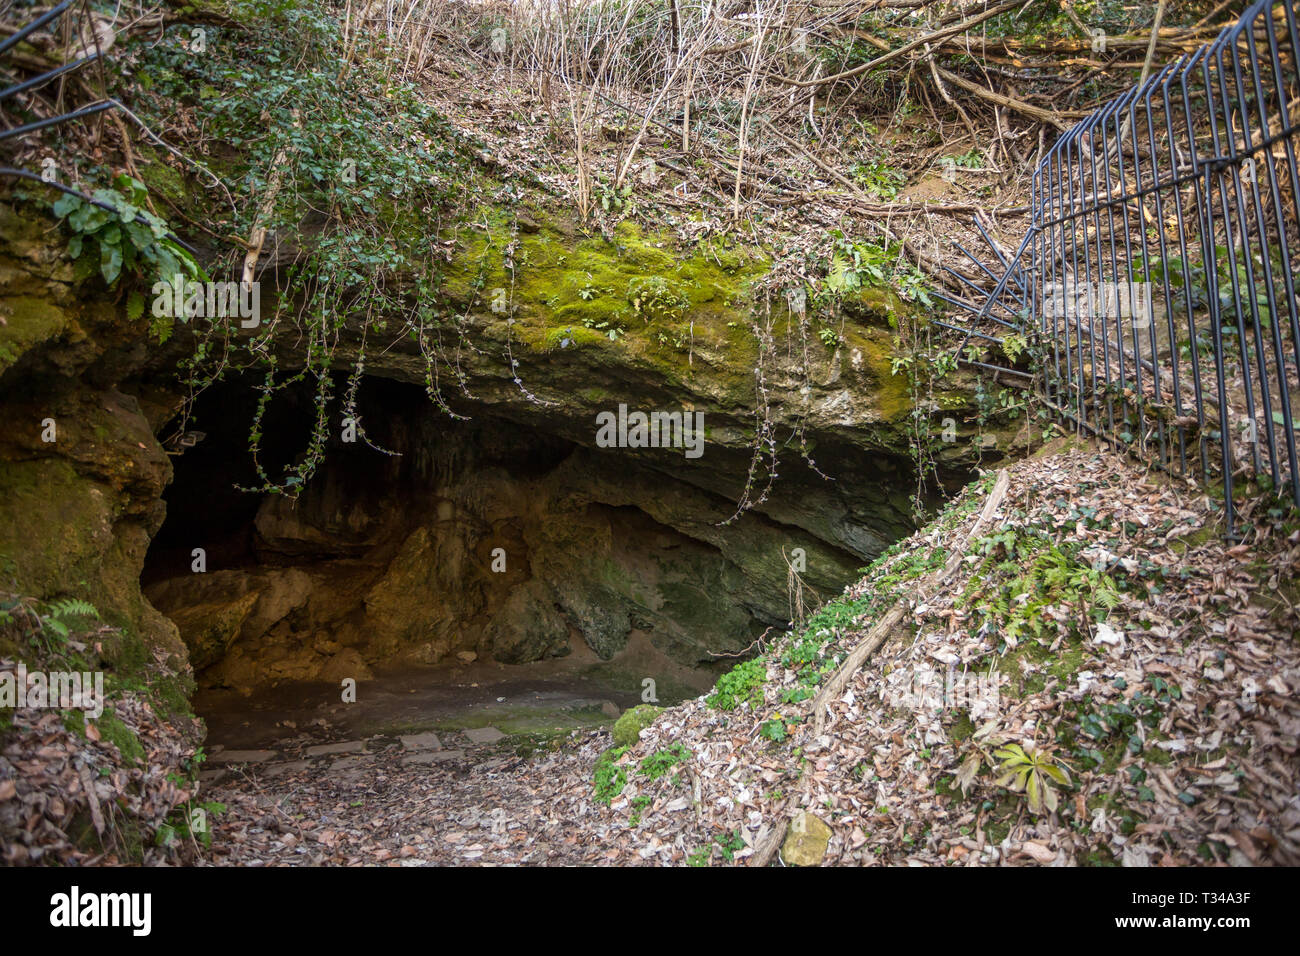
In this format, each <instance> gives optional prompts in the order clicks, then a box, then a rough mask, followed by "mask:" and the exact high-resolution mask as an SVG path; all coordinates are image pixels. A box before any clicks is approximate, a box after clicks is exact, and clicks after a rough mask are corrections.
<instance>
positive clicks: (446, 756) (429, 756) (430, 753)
mask: <svg viewBox="0 0 1300 956" xmlns="http://www.w3.org/2000/svg"><path fill="white" fill-rule="evenodd" d="M463 756H465V751H463V750H421V751H418V752H416V753H409V754H403V755H402V763H403V764H404V765H405V766H411V765H413V764H435V763H442V761H444V760H456V759H458V758H460V757H463Z"/></svg>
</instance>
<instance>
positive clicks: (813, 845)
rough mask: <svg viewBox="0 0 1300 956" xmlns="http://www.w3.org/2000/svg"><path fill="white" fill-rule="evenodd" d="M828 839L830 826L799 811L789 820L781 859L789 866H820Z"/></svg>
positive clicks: (829, 838) (815, 817)
mask: <svg viewBox="0 0 1300 956" xmlns="http://www.w3.org/2000/svg"><path fill="white" fill-rule="evenodd" d="M830 840H831V828H830V827H828V826H827V825H826V824H825V823H823V822H822V820H821V819H820V818H819V817H818V816H816V815H815V814H812V813H800V814H799V815H798V816H796V817H795V818H794V819H793V820H791V821H790V829H789V830H788V831H787V833H786V836H785V843H783V844H782V845H781V859H782V860H783V861H785V863H786V864H787V865H789V866H820V865H821V862H822V858H823V857H824V856H826V847H827V846H828V845H829V844H830Z"/></svg>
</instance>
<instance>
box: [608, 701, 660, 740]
mask: <svg viewBox="0 0 1300 956" xmlns="http://www.w3.org/2000/svg"><path fill="white" fill-rule="evenodd" d="M661 713H663V708H662V707H656V706H655V705H654V704H638V705H637V706H635V707H633V708H632V709H631V710H629V711H628V712H627V713H625V714H624V715H623V716H622V717H620V718H619V719H618V720H616V721H614V731H613V732H614V745H615V746H616V747H630V746H632V745H633V744H635V743H636V742H637V741H638V740H640V739H641V731H643V730H645V729H646V728H647V727H649V726H650V725H651V724H653V723H654V722H655V718H656V717H658V716H659V715H660V714H661Z"/></svg>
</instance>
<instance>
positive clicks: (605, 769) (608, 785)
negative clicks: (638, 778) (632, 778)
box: [592, 747, 627, 806]
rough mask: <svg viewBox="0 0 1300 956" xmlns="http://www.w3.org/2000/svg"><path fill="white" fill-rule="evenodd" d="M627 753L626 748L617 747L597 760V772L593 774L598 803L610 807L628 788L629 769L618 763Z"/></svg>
mask: <svg viewBox="0 0 1300 956" xmlns="http://www.w3.org/2000/svg"><path fill="white" fill-rule="evenodd" d="M625 753H627V748H626V747H615V748H614V749H612V750H606V751H605V752H604V753H603V754H601V755H600V757H599V758H597V760H596V767H595V771H594V772H593V774H592V787H593V790H594V791H595V794H594V796H595V800H596V802H597V803H603V804H605V805H606V806H609V805H610V804H611V803H613V802H614V798H615V797H617V796H618V795H619V794H621V793H622V792H623V788H624V787H626V786H627V768H626V767H623V766H620V765H619V763H618V760H619V758H620V757H622V756H623V754H625Z"/></svg>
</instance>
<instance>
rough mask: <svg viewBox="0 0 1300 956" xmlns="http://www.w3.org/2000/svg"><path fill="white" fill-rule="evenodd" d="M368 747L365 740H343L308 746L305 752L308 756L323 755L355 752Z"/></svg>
mask: <svg viewBox="0 0 1300 956" xmlns="http://www.w3.org/2000/svg"><path fill="white" fill-rule="evenodd" d="M365 748H366V742H365V741H364V740H342V741H339V742H338V743H336V744H316V745H315V746H312V747H308V748H307V749H306V750H305V751H304V753H306V755H307V756H308V757H322V756H324V755H325V754H353V753H359V752H360V751H362V750H364V749H365Z"/></svg>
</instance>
